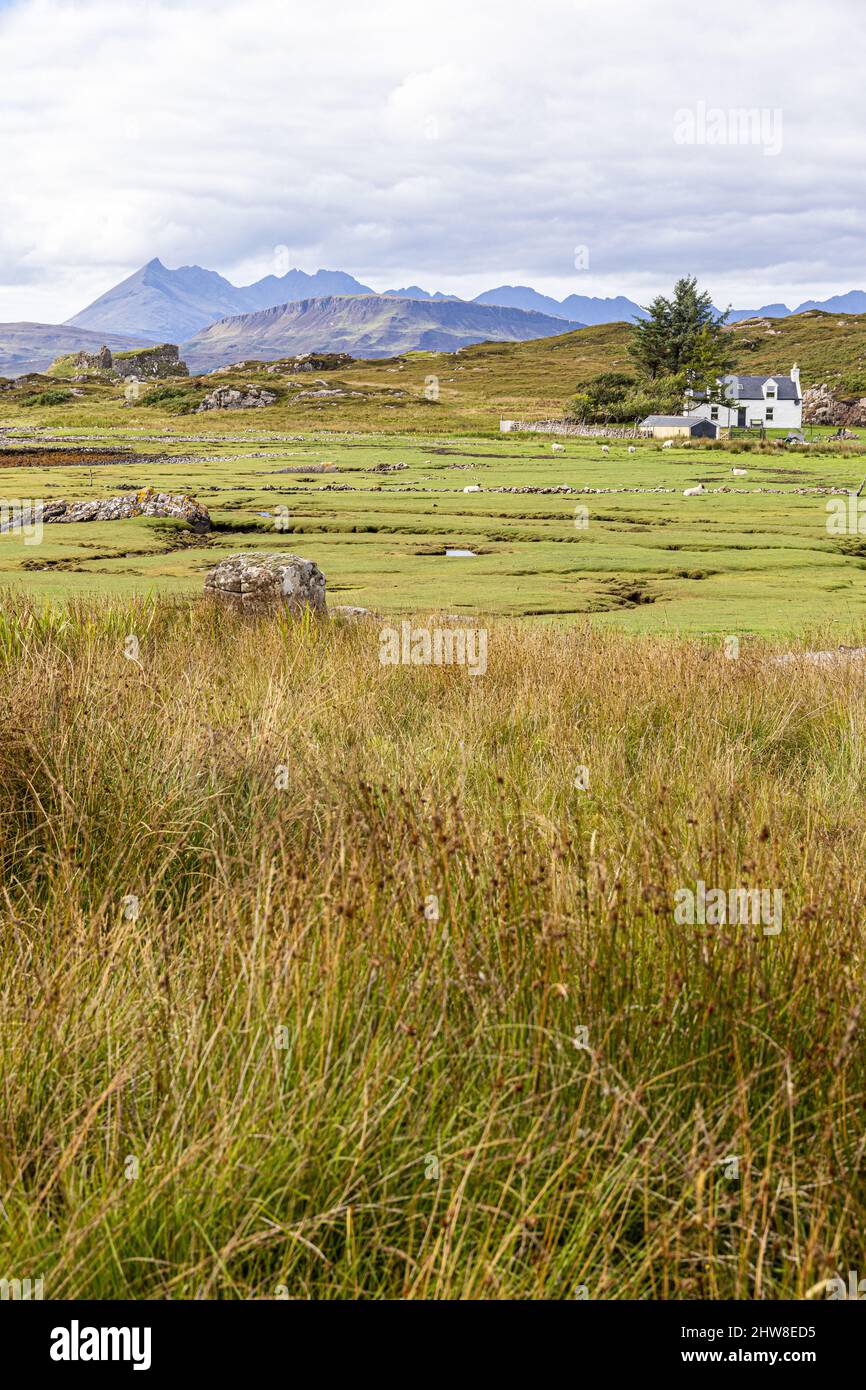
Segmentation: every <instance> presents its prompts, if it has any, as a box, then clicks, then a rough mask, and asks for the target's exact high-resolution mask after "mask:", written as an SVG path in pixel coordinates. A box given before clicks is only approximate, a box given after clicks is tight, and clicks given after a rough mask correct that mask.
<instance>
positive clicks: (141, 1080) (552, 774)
mask: <svg viewBox="0 0 866 1390" xmlns="http://www.w3.org/2000/svg"><path fill="white" fill-rule="evenodd" d="M127 634H135V635H136V636H137V637H138V639H139V643H140V657H139V660H138V661H135V660H130V659H129V658H128V657H127V656H126V655H125V645H124V639H125V637H126V635H127ZM378 653H379V644H378V637H377V632H376V629H375V627H372V626H368V625H366V624H361V625H357V626H353V627H349V626H341V625H338V624H329V623H321V624H319V623H308V622H305V623H291V622H282V621H278V620H275V619H263V620H260V621H256V622H251V621H249V620H243V619H241V618H236V617H234V616H233V615H229V614H226V613H223V612H217V611H215V610H214V609H212V608H209V607H207V606H205V605H188V606H172V605H171V604H170V603H168V602H157V603H145V602H138V603H132V604H127V605H119V604H118V605H115V606H113V607H112V606H106V605H104V604H103V605H97V604H93V605H88V604H86V603H81V604H74V603H73V604H71V605H69V606H68V607H67V608H66V609H65V610H63V611H62V612H61V611H60V610H41V609H39V608H37V607H35V606H32V605H30V604H28V603H27V601H25V600H12V599H10V600H9V601H7V602H5V603H4V605H3V616H2V619H0V701H2V708H3V711H4V738H3V754H2V759H0V875H2V888H0V909H2V911H0V916H2V921H0V1008H2V1027H0V1074H2V1091H0V1202H2V1212H0V1215H2V1216H3V1219H0V1275H4V1276H6V1277H10V1278H11V1277H20V1278H24V1277H27V1276H31V1277H38V1276H39V1275H43V1276H44V1279H45V1295H46V1297H52V1298H72V1297H93V1298H103V1297H109V1296H119V1297H133V1298H154V1297H155V1298H160V1297H173V1298H179V1297H195V1296H198V1297H206V1298H215V1297H220V1298H233V1297H243V1298H249V1297H274V1296H280V1295H283V1296H286V1295H287V1296H289V1297H298V1298H308V1297H315V1298H345V1297H363V1298H378V1297H407V1298H490V1297H505V1298H560V1297H564V1298H572V1297H575V1296H576V1295H578V1296H579V1295H580V1291H581V1290H583V1289H585V1290H586V1291H587V1292H588V1295H589V1297H591V1298H613V1299H621V1298H693V1297H701V1296H704V1297H710V1298H730V1297H740V1298H759V1299H770V1298H781V1297H800V1296H803V1295H804V1294H805V1293H807V1292H808V1291H809V1290H811V1289H813V1287H814V1286H815V1285H816V1284H818V1283H819V1282H820V1281H821V1280H823V1279H825V1278H827V1277H828V1276H829V1275H831V1274H832V1273H833V1272H834V1271H835V1270H837V1269H839V1270H843V1271H844V1270H846V1269H849V1268H851V1269H856V1268H858V1262H859V1265H862V1262H863V1258H864V1256H863V1236H862V1232H863V1230H864V1229H866V1186H864V1177H863V1171H864V1169H863V1165H864V1152H866V1132H864V1127H863V1118H862V1116H863V1097H864V1081H866V1067H864V1057H863V1047H862V1024H861V1006H862V1000H863V986H864V926H863V921H864V906H866V884H864V876H866V858H864V840H866V830H864V817H863V799H864V791H866V756H864V741H863V731H864V715H866V698H864V687H863V675H862V673H861V672H860V671H859V670H854V669H851V670H849V669H846V668H840V669H838V670H834V671H832V672H827V671H821V670H814V669H811V668H801V667H787V666H781V667H780V666H777V665H774V664H772V663H771V662H770V661H769V660H768V659H767V653H766V650H765V649H763V648H761V649H757V650H755V651H750V652H748V653H746V652H744V654H743V656H742V658H741V659H740V660H739V661H728V660H726V659H725V658H724V656H723V655H722V654H721V653H717V652H716V651H709V650H708V649H707V648H705V647H701V646H700V645H699V644H690V645H689V644H685V643H678V642H676V641H673V640H660V639H642V640H639V641H637V640H630V639H628V638H625V637H622V636H619V635H616V634H613V633H607V632H604V631H598V630H591V629H589V628H587V629H586V630H575V629H571V630H569V631H568V632H567V633H560V632H558V631H556V630H553V629H544V630H539V629H530V628H527V627H518V626H516V625H515V626H509V625H507V624H498V625H494V626H492V627H491V628H490V638H489V669H488V672H487V674H486V675H485V676H483V677H478V678H473V677H470V676H469V675H468V674H467V673H466V672H465V671H464V670H461V669H459V668H452V669H443V668H423V667H420V668H413V667H383V666H381V665H380V664H379V660H378ZM577 765H583V766H585V767H587V768H588V769H589V789H588V790H587V791H580V790H578V789H576V788H575V786H574V778H575V769H576V767H577ZM698 878H702V879H703V880H704V881H705V882H706V883H707V884H708V885H720V886H723V887H726V888H727V887H730V886H735V885H756V886H763V887H770V888H774V889H775V888H778V889H780V890H781V891H782V892H783V897H784V922H783V927H782V930H781V932H780V934H779V935H778V936H767V935H765V934H763V932H761V931H760V930H759V929H758V930H755V929H749V928H747V927H745V926H740V927H701V926H694V927H689V926H680V925H677V924H676V923H675V921H674V915H673V904H674V894H675V893H676V891H677V890H678V889H679V888H681V887H683V886H694V884H695V881H696V879H698ZM434 896H435V899H436V903H434V902H433V898H434ZM437 904H438V915H437V911H436V905H437ZM425 908H426V911H425ZM580 1030H586V1031H585V1032H581V1031H580Z"/></svg>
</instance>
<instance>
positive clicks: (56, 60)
mask: <svg viewBox="0 0 866 1390" xmlns="http://www.w3.org/2000/svg"><path fill="white" fill-rule="evenodd" d="M863 28H864V11H863V9H862V6H861V5H860V4H859V0H828V3H826V4H825V5H823V6H822V7H821V8H820V10H816V9H815V7H814V6H813V5H811V4H806V3H805V2H804V0H784V3H782V2H781V0H768V3H764V4H762V6H761V7H760V8H759V9H754V10H750V9H748V8H747V9H741V10H740V11H739V12H738V14H737V18H736V22H732V20H731V17H730V14H729V13H728V12H726V11H725V10H724V9H718V10H716V11H706V10H695V7H694V6H693V4H691V3H686V0H658V3H656V4H653V5H648V4H646V3H644V0H611V3H609V4H608V5H607V6H605V7H600V6H598V4H597V0H592V3H590V2H589V0H579V3H577V2H575V3H572V2H571V0H535V3H534V4H533V5H532V6H529V5H526V4H525V0H497V2H496V3H494V0H473V3H472V4H466V3H465V0H461V3H457V0H439V3H437V5H436V6H435V7H430V8H429V9H428V8H423V7H417V6H407V5H406V4H405V3H403V0H401V3H399V4H398V3H396V0H370V3H366V4H364V5H363V6H362V5H358V4H357V3H350V2H349V0H332V2H331V4H329V5H328V6H326V7H315V6H310V5H308V4H301V3H298V2H297V0H291V2H290V3H288V4H285V3H281V0H245V3H243V4H238V3H236V0H235V2H234V3H225V0H186V3H184V0H180V3H178V0H149V2H148V0H136V2H135V3H132V0H112V3H110V4H109V3H105V0H92V2H91V0H81V2H80V3H70V2H69V0H14V2H13V3H12V5H11V6H8V7H6V8H2V7H0V169H2V178H3V190H4V193H3V203H2V216H0V320H6V319H11V318H42V319H60V318H63V317H66V316H68V315H69V314H71V313H73V312H74V311H75V310H77V309H79V308H81V307H83V305H84V304H85V303H87V302H88V301H89V300H90V299H92V298H93V297H94V296H95V295H96V294H98V293H100V292H101V291H102V290H104V289H106V288H107V287H108V286H109V285H110V284H112V283H114V282H115V281H116V280H118V279H120V278H122V276H124V275H126V274H128V273H130V271H132V270H134V269H135V268H136V267H137V266H138V265H140V264H141V263H142V262H144V261H145V260H148V259H149V258H150V257H151V256H154V255H157V256H159V257H160V258H161V259H162V260H163V261H164V262H165V263H166V264H167V265H177V264H184V263H190V262H197V263H199V264H202V265H206V266H208V267H211V268H214V269H217V270H220V271H222V272H223V273H224V274H227V275H228V276H229V278H231V279H234V280H235V281H236V282H237V283H242V282H244V281H245V280H249V279H255V278H257V277H258V276H259V275H264V274H269V273H272V272H273V270H274V249H273V248H274V247H275V246H278V245H285V246H288V247H289V248H290V258H291V260H292V261H293V263H296V264H298V265H301V266H302V267H303V268H305V269H309V270H314V269H316V268H317V267H318V266H319V265H323V266H327V267H329V268H340V269H345V270H349V271H351V272H353V273H354V274H356V275H357V276H358V278H359V279H361V280H363V281H365V282H366V283H369V284H373V285H374V286H376V287H381V288H384V287H386V286H391V285H399V284H404V283H407V282H409V281H410V280H411V281H415V282H417V283H420V284H424V285H427V286H429V287H430V288H439V289H443V290H452V291H455V292H459V293H473V292H477V291H478V290H480V289H483V288H485V287H488V286H491V285H494V284H498V283H502V282H504V281H510V282H516V281H520V282H524V283H526V282H529V283H532V284H535V285H536V286H537V287H538V288H539V289H542V290H544V291H546V292H548V293H550V292H553V293H556V294H557V295H558V296H561V295H564V294H567V293H570V292H573V291H576V292H579V293H605V294H611V293H619V292H624V293H630V294H632V295H633V296H634V297H636V298H645V297H646V295H647V294H649V293H652V292H653V291H655V290H657V289H659V288H663V287H665V286H667V285H668V284H669V283H670V281H671V279H672V277H673V276H674V275H676V274H678V273H681V272H683V271H694V272H696V273H698V274H699V275H700V276H701V277H702V279H703V280H704V281H705V282H706V283H707V284H708V286H709V288H710V289H711V290H712V292H713V294H714V296H715V298H716V300H717V301H727V300H728V299H733V300H734V301H735V302H737V303H740V304H743V303H752V304H754V303H761V302H764V301H765V300H767V299H776V298H779V297H788V298H789V300H790V299H793V300H796V299H798V298H804V297H807V296H811V295H812V294H817V293H821V294H823V293H827V292H830V291H834V290H840V289H847V288H852V287H855V286H857V287H859V286H861V285H863V286H864V287H866V267H864V266H863V264H862V256H861V249H860V248H861V240H860V223H861V221H862V218H863V204H864V190H863V174H862V172H861V167H862V160H861V159H860V157H859V155H860V147H861V144H862V133H863V124H864V114H866V89H864V87H863V85H862V83H861V82H860V79H859V73H858V70H857V66H856V63H851V64H849V63H848V62H847V60H846V58H845V56H844V55H846V54H853V53H856V52H857V51H859V45H858V39H861V38H862V34H863ZM840 55H842V56H841V58H840ZM700 103H704V106H705V108H707V109H712V108H719V109H721V110H722V111H724V112H728V111H730V110H731V109H732V108H761V109H763V110H765V111H767V112H774V111H776V110H777V109H778V110H779V111H780V112H781V119H782V128H781V133H782V136H783V138H782V144H781V150H780V152H779V153H778V154H777V155H774V156H773V157H771V158H768V157H766V156H765V155H764V154H763V151H762V148H761V146H760V145H748V144H746V145H742V144H740V145H727V146H724V145H709V144H701V143H696V144H693V145H688V144H686V145H682V144H677V143H676V140H675V136H674V131H675V113H676V112H677V110H678V109H681V108H687V109H691V110H695V111H697V110H698V109H699V104H700ZM576 245H586V246H588V247H589V251H590V265H589V270H587V271H576V270H575V269H574V264H573V260H574V247H575V246H576Z"/></svg>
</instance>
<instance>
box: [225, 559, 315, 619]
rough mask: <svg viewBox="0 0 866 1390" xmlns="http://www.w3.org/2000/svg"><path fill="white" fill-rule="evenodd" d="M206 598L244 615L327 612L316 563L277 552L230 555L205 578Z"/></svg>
mask: <svg viewBox="0 0 866 1390" xmlns="http://www.w3.org/2000/svg"><path fill="white" fill-rule="evenodd" d="M204 591H205V595H206V596H207V597H210V598H213V599H216V600H217V601H219V602H221V603H229V604H231V605H232V606H233V607H235V608H238V609H240V610H241V611H243V612H262V611H266V610H268V609H273V610H278V609H280V608H286V609H288V610H289V611H290V612H292V613H300V612H304V611H309V612H312V613H315V614H318V615H321V616H324V615H325V614H326V612H327V605H326V602H325V576H324V575H323V574H322V571H321V570H320V569H319V567H318V565H317V564H315V563H314V561H313V560H304V559H302V558H301V557H300V556H299V555H289V554H285V553H278V552H268V551H265V552H261V553H255V552H247V553H244V554H240V555H230V556H229V557H228V558H227V559H225V560H221V561H220V562H219V564H218V565H214V568H213V569H212V570H210V571H209V572H208V574H207V575H206V576H205V581H204Z"/></svg>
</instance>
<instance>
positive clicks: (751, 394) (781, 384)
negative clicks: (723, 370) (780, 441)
mask: <svg viewBox="0 0 866 1390" xmlns="http://www.w3.org/2000/svg"><path fill="white" fill-rule="evenodd" d="M722 380H723V381H724V382H726V383H727V390H726V392H725V395H726V397H727V399H728V400H729V401H762V400H764V382H765V381H775V383H776V400H778V401H799V399H800V396H799V393H798V391H797V384H796V382H794V381H792V380H791V378H790V377H789V376H786V375H785V374H784V373H780V374H779V376H772V375H770V376H748V375H744V374H743V373H742V372H730V373H729V374H728V375H727V376H724V377H722ZM705 396H706V392H705V391H696V392H695V394H694V399H695V400H696V401H700V400H703V399H704V398H705Z"/></svg>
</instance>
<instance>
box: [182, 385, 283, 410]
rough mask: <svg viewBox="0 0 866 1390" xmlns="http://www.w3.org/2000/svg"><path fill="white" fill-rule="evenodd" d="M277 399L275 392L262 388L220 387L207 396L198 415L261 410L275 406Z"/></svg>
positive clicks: (198, 408)
mask: <svg viewBox="0 0 866 1390" xmlns="http://www.w3.org/2000/svg"><path fill="white" fill-rule="evenodd" d="M276 399H277V397H276V395H275V393H274V392H273V391H263V390H262V388H261V387H260V386H244V387H241V388H239V387H237V386H218V387H217V389H216V390H215V391H211V393H210V395H209V396H205V398H204V400H203V401H202V403H201V405H200V406H198V407H197V409H196V414H197V415H198V414H200V413H201V411H203V410H261V409H262V407H263V406H266V405H273V403H274V401H275V400H276Z"/></svg>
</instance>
